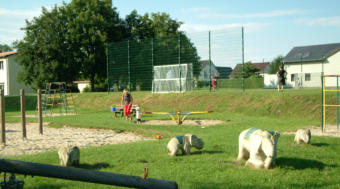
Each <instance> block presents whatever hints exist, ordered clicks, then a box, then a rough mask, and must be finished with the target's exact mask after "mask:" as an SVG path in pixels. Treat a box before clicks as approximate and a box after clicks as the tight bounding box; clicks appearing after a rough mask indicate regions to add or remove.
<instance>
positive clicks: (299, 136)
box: [294, 129, 312, 144]
mask: <svg viewBox="0 0 340 189" xmlns="http://www.w3.org/2000/svg"><path fill="white" fill-rule="evenodd" d="M311 138H312V134H311V132H310V130H309V129H307V130H305V129H299V130H297V131H296V134H295V138H294V142H296V143H298V144H300V143H301V142H304V143H306V144H309V143H310V139H311Z"/></svg>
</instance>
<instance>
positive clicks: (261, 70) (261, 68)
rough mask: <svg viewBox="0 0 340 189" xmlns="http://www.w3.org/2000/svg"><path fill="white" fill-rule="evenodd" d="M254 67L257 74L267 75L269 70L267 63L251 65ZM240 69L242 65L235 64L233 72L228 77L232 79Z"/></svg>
mask: <svg viewBox="0 0 340 189" xmlns="http://www.w3.org/2000/svg"><path fill="white" fill-rule="evenodd" d="M251 64H252V65H254V66H255V67H257V68H258V69H259V71H258V72H257V73H267V72H268V70H269V62H259V63H251ZM241 68H242V64H237V65H236V66H235V68H234V69H233V71H232V72H231V74H230V77H234V76H235V74H236V72H237V71H238V69H241Z"/></svg>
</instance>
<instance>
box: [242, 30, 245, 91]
mask: <svg viewBox="0 0 340 189" xmlns="http://www.w3.org/2000/svg"><path fill="white" fill-rule="evenodd" d="M244 88H245V86H244V29H243V27H242V90H243V92H244V90H245V89H244Z"/></svg>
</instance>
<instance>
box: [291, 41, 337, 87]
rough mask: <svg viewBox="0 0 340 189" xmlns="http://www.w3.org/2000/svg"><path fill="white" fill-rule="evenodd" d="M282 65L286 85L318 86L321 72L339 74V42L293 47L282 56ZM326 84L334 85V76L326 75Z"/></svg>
mask: <svg viewBox="0 0 340 189" xmlns="http://www.w3.org/2000/svg"><path fill="white" fill-rule="evenodd" d="M284 65H285V66H284V69H285V70H286V71H287V73H288V75H287V84H288V85H290V86H292V87H320V86H321V73H322V72H323V73H324V74H325V75H339V76H340V43H333V44H323V45H312V46H301V47H294V48H293V49H292V50H291V51H290V52H289V53H288V54H287V56H286V57H285V58H284ZM339 79H340V78H339ZM339 83H340V81H339ZM326 86H327V87H334V86H336V78H335V77H332V78H328V77H327V78H326Z"/></svg>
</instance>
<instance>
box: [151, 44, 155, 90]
mask: <svg viewBox="0 0 340 189" xmlns="http://www.w3.org/2000/svg"><path fill="white" fill-rule="evenodd" d="M153 56H154V41H153V38H151V72H152V87H151V91H152V92H153V89H154V79H155V78H154V74H155V73H154V71H153V70H154V57H153Z"/></svg>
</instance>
